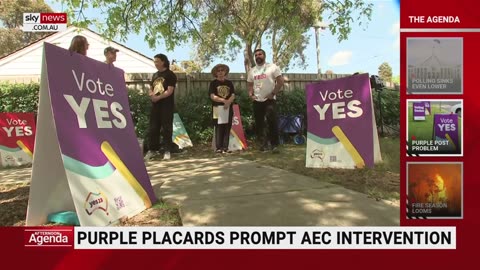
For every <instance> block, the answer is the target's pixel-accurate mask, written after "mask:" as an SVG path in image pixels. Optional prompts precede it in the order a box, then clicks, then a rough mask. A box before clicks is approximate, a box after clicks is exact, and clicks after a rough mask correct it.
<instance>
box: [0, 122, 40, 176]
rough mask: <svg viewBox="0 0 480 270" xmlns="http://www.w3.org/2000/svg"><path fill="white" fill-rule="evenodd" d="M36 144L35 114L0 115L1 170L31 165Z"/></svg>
mask: <svg viewBox="0 0 480 270" xmlns="http://www.w3.org/2000/svg"><path fill="white" fill-rule="evenodd" d="M34 142H35V118H34V114H33V113H0V168H1V167H10V166H20V165H24V164H29V163H31V162H32V157H33V148H34Z"/></svg>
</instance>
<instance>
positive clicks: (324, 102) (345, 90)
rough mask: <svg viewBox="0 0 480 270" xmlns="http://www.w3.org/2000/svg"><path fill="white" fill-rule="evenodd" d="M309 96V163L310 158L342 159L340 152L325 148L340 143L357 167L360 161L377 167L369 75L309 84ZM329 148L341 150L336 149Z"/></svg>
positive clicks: (307, 89) (307, 92)
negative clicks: (375, 162) (335, 154)
mask: <svg viewBox="0 0 480 270" xmlns="http://www.w3.org/2000/svg"><path fill="white" fill-rule="evenodd" d="M306 99H307V122H308V125H307V126H308V142H307V144H310V145H307V166H308V159H309V158H312V159H315V158H317V160H319V159H321V160H322V162H324V161H325V160H328V161H338V155H337V156H334V155H332V154H329V153H326V151H327V150H325V149H327V148H328V147H329V145H336V144H338V146H339V147H340V146H341V148H342V149H344V150H343V151H344V152H346V153H348V154H347V155H348V156H349V157H350V158H349V159H351V160H353V162H354V163H355V165H356V167H361V166H359V164H360V163H363V164H364V165H366V166H368V167H373V165H374V147H373V145H374V138H373V130H374V126H373V118H372V114H373V111H372V96H371V88H370V79H369V75H368V74H367V73H366V74H360V75H355V76H350V77H345V78H340V79H335V80H325V81H320V82H317V83H311V84H307V85H306ZM312 145H313V146H312ZM337 149H338V148H337ZM308 151H310V152H311V153H308ZM328 151H329V152H330V153H333V152H337V153H338V152H339V151H338V150H335V149H328ZM340 167H344V166H341V165H340Z"/></svg>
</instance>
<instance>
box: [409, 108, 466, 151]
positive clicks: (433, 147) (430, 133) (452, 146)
mask: <svg viewBox="0 0 480 270" xmlns="http://www.w3.org/2000/svg"><path fill="white" fill-rule="evenodd" d="M462 108H463V101H462V100H461V99H446V100H419V99H409V100H407V155H408V156H462V155H463V145H462V141H463V140H462V138H463V132H462V130H463V121H462V119H463V118H462Z"/></svg>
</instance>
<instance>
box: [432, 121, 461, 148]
mask: <svg viewBox="0 0 480 270" xmlns="http://www.w3.org/2000/svg"><path fill="white" fill-rule="evenodd" d="M433 125H434V134H435V141H448V145H449V146H451V147H453V148H454V149H460V145H459V141H458V129H459V126H458V115H457V114H435V116H434V118H433ZM435 144H437V145H438V144H439V143H438V142H436V143H435Z"/></svg>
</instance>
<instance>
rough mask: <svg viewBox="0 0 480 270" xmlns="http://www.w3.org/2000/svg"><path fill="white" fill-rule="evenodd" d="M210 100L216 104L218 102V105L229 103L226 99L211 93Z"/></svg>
mask: <svg viewBox="0 0 480 270" xmlns="http://www.w3.org/2000/svg"><path fill="white" fill-rule="evenodd" d="M210 99H211V100H212V101H215V102H218V103H225V102H226V101H227V100H226V99H224V98H221V97H219V96H217V95H215V94H214V93H211V94H210Z"/></svg>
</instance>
